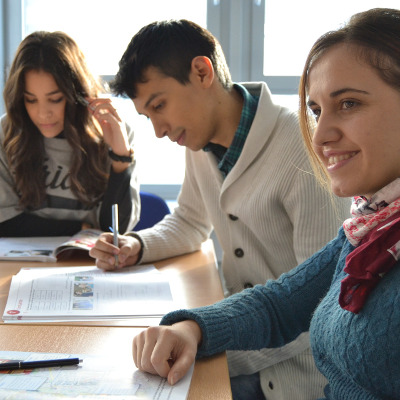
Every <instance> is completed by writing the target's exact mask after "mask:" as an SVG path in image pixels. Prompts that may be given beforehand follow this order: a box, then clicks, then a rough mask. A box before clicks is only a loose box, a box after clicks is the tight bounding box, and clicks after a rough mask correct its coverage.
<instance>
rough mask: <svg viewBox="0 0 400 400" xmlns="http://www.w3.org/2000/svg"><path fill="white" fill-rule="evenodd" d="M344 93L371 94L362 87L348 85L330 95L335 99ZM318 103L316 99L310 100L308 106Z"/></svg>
mask: <svg viewBox="0 0 400 400" xmlns="http://www.w3.org/2000/svg"><path fill="white" fill-rule="evenodd" d="M344 93H361V94H366V95H369V94H370V93H369V92H367V91H365V90H360V89H354V88H349V87H346V88H343V89H339V90H335V91H334V92H331V93H330V94H329V97H330V98H331V99H334V98H335V97H337V96H340V95H341V94H344ZM316 104H317V103H315V101H313V100H309V101H308V102H307V105H308V107H311V106H314V105H316Z"/></svg>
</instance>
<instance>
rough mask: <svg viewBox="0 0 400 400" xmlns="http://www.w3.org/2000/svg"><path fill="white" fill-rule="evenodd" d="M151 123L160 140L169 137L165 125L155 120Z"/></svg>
mask: <svg viewBox="0 0 400 400" xmlns="http://www.w3.org/2000/svg"><path fill="white" fill-rule="evenodd" d="M151 122H152V124H153V128H154V132H155V134H156V136H157V137H158V138H159V139H162V138H163V137H164V136H168V129H167V128H166V126H165V124H164V123H161V122H157V121H154V120H151Z"/></svg>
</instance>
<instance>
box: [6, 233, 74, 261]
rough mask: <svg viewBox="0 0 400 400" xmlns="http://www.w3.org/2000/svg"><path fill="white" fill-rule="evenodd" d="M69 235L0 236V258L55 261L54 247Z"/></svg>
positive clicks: (67, 238)
mask: <svg viewBox="0 0 400 400" xmlns="http://www.w3.org/2000/svg"><path fill="white" fill-rule="evenodd" d="M69 239H70V237H69V236H55V237H15V238H14V237H9V238H0V260H7V261H44V262H45V261H49V262H50V261H53V262H54V261H57V259H56V256H55V254H54V251H55V249H56V248H57V247H58V246H60V245H62V244H63V243H64V242H66V241H67V240H69Z"/></svg>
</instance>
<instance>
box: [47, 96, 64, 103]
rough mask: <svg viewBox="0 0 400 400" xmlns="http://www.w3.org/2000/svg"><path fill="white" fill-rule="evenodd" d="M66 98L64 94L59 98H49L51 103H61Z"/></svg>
mask: <svg viewBox="0 0 400 400" xmlns="http://www.w3.org/2000/svg"><path fill="white" fill-rule="evenodd" d="M63 100H64V96H62V97H60V98H58V99H49V101H50V103H54V104H58V103H61V102H62V101H63Z"/></svg>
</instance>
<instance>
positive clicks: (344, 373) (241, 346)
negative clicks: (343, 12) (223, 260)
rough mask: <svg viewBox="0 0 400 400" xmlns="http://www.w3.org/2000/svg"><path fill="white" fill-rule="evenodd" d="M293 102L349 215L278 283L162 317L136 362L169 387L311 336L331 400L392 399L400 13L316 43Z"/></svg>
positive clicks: (397, 287)
mask: <svg viewBox="0 0 400 400" xmlns="http://www.w3.org/2000/svg"><path fill="white" fill-rule="evenodd" d="M300 99H301V109H300V115H301V124H302V132H303V137H304V140H305V143H306V145H307V147H308V149H309V152H310V156H311V159H312V161H313V163H314V167H315V171H316V174H317V176H318V177H319V178H320V180H322V181H323V182H325V183H326V184H327V185H329V186H330V187H331V189H332V191H333V193H334V194H336V195H338V196H341V197H347V196H352V197H354V200H353V204H352V207H351V217H350V218H349V219H347V220H346V221H345V222H344V223H343V227H342V228H341V229H340V230H339V233H338V236H337V237H336V238H335V239H334V240H333V241H331V242H330V243H328V245H327V246H326V247H324V248H323V249H322V250H320V251H319V252H318V253H316V254H315V255H314V256H312V257H311V258H310V259H308V260H307V261H306V262H304V263H303V264H301V265H299V266H298V267H297V268H295V269H294V270H292V271H291V272H289V273H287V274H284V275H282V276H281V277H280V278H279V279H278V280H277V281H268V282H267V283H266V284H265V285H258V286H255V287H254V288H253V289H247V290H244V291H243V292H241V293H239V294H236V295H233V296H231V297H229V298H227V299H225V300H223V301H221V302H219V303H217V304H215V305H212V306H209V307H202V308H198V309H193V310H179V311H176V312H173V313H170V314H168V315H166V316H165V317H164V318H163V320H162V322H161V324H162V325H163V326H160V327H155V328H154V327H153V328H149V329H148V330H146V331H144V332H142V333H141V334H140V335H138V336H137V337H136V338H135V339H134V342H133V357H134V361H135V363H136V365H137V366H138V368H140V369H142V370H145V371H148V372H150V373H154V374H159V375H161V376H165V377H168V381H169V382H170V383H171V384H174V383H175V382H177V381H178V380H179V379H180V378H181V377H182V376H183V375H184V374H185V373H186V371H187V370H188V368H189V366H190V365H191V364H192V363H193V361H194V359H195V357H196V354H197V357H203V356H208V355H212V354H215V353H218V352H222V351H225V350H228V349H230V350H257V349H260V348H264V347H279V346H282V345H284V344H285V343H288V342H290V341H292V340H294V339H295V338H296V337H297V336H298V335H300V334H301V333H302V332H304V331H307V330H310V337H311V347H312V349H313V354H314V358H315V362H316V365H317V367H318V368H319V370H320V371H321V372H322V373H323V374H324V375H325V376H326V378H327V379H328V381H329V384H328V385H327V386H326V388H325V396H326V398H327V399H349V400H350V399H351V400H357V399H360V400H372V399H399V398H400V343H399V340H398V332H400V269H399V267H400V10H391V9H374V10H370V11H366V12H363V13H360V14H356V15H355V16H353V17H352V18H351V20H350V21H349V23H348V24H347V25H346V26H345V27H343V28H341V29H339V30H337V31H333V32H328V33H327V34H326V35H324V36H322V37H321V38H320V39H318V41H317V42H316V43H315V44H314V46H313V48H312V49H311V51H310V54H309V56H308V59H307V61H306V66H305V68H304V72H303V75H302V79H301V85H300ZM165 325H168V326H165ZM294 398H295V393H294Z"/></svg>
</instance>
